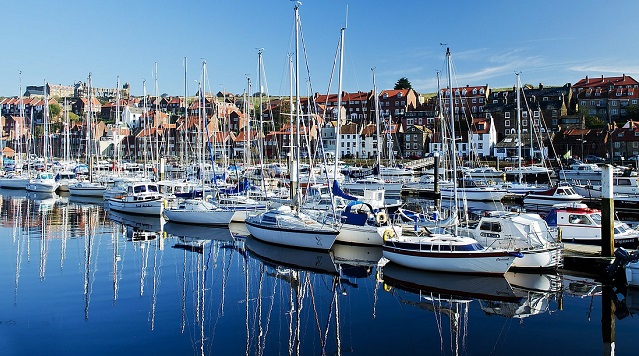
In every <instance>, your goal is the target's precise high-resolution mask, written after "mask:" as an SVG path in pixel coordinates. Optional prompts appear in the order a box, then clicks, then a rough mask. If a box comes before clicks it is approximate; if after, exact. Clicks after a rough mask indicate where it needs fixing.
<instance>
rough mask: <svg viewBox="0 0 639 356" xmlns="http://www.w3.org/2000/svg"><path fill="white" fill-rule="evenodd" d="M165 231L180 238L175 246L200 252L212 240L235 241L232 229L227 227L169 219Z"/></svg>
mask: <svg viewBox="0 0 639 356" xmlns="http://www.w3.org/2000/svg"><path fill="white" fill-rule="evenodd" d="M164 231H165V232H166V233H167V234H170V235H173V236H175V237H177V238H178V241H177V242H176V243H175V244H174V245H173V248H179V249H185V250H187V251H193V252H199V253H202V252H203V250H204V246H205V245H206V244H208V243H210V242H211V241H224V242H233V241H234V238H233V236H232V235H231V231H230V230H229V229H228V228H225V227H213V226H199V225H187V224H180V223H175V222H170V221H169V222H167V223H166V224H164Z"/></svg>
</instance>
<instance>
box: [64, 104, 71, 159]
mask: <svg viewBox="0 0 639 356" xmlns="http://www.w3.org/2000/svg"><path fill="white" fill-rule="evenodd" d="M67 105H68V104H67V98H64V160H65V161H67V162H68V161H70V160H71V148H70V147H69V144H70V137H69V107H68V106H67Z"/></svg>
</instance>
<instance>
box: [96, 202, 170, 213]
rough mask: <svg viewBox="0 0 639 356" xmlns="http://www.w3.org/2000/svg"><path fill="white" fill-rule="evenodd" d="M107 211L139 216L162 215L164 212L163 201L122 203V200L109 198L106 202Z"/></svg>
mask: <svg viewBox="0 0 639 356" xmlns="http://www.w3.org/2000/svg"><path fill="white" fill-rule="evenodd" d="M108 205H109V209H111V210H115V211H119V212H122V213H129V214H139V215H157V216H159V215H162V211H163V210H164V199H156V200H145V201H124V200H122V199H116V198H111V199H109V201H108Z"/></svg>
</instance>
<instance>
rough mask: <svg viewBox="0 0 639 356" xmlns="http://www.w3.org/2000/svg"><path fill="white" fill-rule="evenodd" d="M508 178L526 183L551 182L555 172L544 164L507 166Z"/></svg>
mask: <svg viewBox="0 0 639 356" xmlns="http://www.w3.org/2000/svg"><path fill="white" fill-rule="evenodd" d="M504 173H505V174H506V180H507V181H511V182H520V181H521V182H525V183H537V184H540V183H549V182H550V180H551V178H553V177H554V176H555V172H554V171H553V170H551V169H550V168H547V167H544V166H535V165H531V166H521V167H507V168H505V169H504ZM520 178H521V179H520Z"/></svg>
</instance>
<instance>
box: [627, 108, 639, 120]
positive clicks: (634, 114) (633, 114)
mask: <svg viewBox="0 0 639 356" xmlns="http://www.w3.org/2000/svg"><path fill="white" fill-rule="evenodd" d="M626 115H627V116H628V119H630V120H639V106H638V105H628V106H627V107H626Z"/></svg>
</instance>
